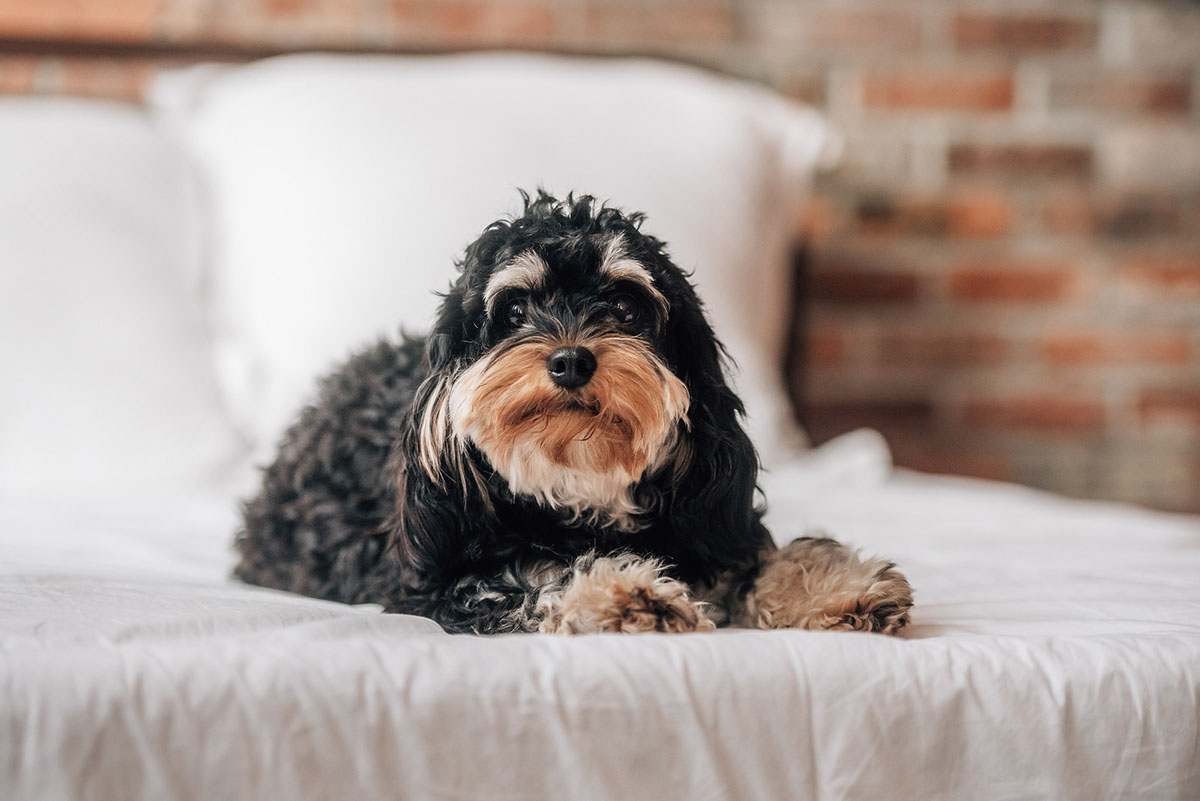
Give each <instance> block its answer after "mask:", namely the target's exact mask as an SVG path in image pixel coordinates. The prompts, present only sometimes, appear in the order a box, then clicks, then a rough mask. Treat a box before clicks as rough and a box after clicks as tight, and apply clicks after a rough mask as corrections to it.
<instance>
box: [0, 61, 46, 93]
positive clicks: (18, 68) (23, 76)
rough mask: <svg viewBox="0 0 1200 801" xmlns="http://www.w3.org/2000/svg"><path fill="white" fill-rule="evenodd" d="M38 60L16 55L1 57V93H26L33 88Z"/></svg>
mask: <svg viewBox="0 0 1200 801" xmlns="http://www.w3.org/2000/svg"><path fill="white" fill-rule="evenodd" d="M36 72H37V61H36V60H35V59H33V58H21V57H16V56H5V57H0V94H26V93H28V92H30V91H31V90H32V89H33V76H34V74H35V73H36Z"/></svg>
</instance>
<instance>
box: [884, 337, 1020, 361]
mask: <svg viewBox="0 0 1200 801" xmlns="http://www.w3.org/2000/svg"><path fill="white" fill-rule="evenodd" d="M1008 352H1009V345H1008V341H1007V340H1005V339H1004V338H1003V337H998V336H991V335H986V334H978V335H974V334H937V333H898V332H888V333H887V334H886V335H884V336H883V337H882V338H881V339H880V342H879V352H878V361H879V363H880V364H881V365H884V366H895V367H907V366H913V365H918V366H935V367H969V366H975V365H992V364H998V363H1000V362H1002V361H1004V359H1005V358H1006V357H1007V356H1008Z"/></svg>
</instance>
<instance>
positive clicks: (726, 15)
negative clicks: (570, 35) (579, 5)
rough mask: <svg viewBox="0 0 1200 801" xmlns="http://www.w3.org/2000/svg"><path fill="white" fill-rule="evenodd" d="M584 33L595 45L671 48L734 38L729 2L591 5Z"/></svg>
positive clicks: (733, 25)
mask: <svg viewBox="0 0 1200 801" xmlns="http://www.w3.org/2000/svg"><path fill="white" fill-rule="evenodd" d="M583 24H584V30H585V32H586V37H587V40H588V42H589V44H591V45H593V46H594V45H595V44H596V43H604V44H609V43H618V44H623V43H644V44H648V45H651V46H654V47H659V46H670V45H672V44H677V43H683V44H695V43H718V44H723V43H728V42H732V41H733V39H734V34H735V19H734V9H733V4H732V3H731V2H720V1H719V0H718V1H717V2H696V3H687V2H673V3H666V4H660V3H654V4H649V3H639V2H619V1H618V2H613V1H612V0H609V1H608V2H603V3H591V4H588V5H587V6H586V8H585V11H584V15H583Z"/></svg>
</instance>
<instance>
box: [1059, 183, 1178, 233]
mask: <svg viewBox="0 0 1200 801" xmlns="http://www.w3.org/2000/svg"><path fill="white" fill-rule="evenodd" d="M1180 221H1181V214H1180V209H1179V198H1177V197H1176V196H1174V195H1159V194H1138V195H1127V196H1124V197H1115V198H1114V197H1092V196H1085V195H1069V196H1060V197H1057V198H1052V199H1051V200H1050V201H1049V202H1048V203H1047V204H1046V206H1045V209H1044V210H1043V213H1042V222H1043V224H1044V225H1045V227H1046V230H1048V231H1050V232H1051V233H1058V234H1075V235H1082V236H1097V235H1098V236H1108V237H1111V238H1113V239H1138V238H1141V237H1147V236H1156V235H1161V234H1174V233H1176V232H1178V231H1179V229H1180Z"/></svg>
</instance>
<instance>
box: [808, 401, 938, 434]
mask: <svg viewBox="0 0 1200 801" xmlns="http://www.w3.org/2000/svg"><path fill="white" fill-rule="evenodd" d="M800 419H801V422H802V423H803V425H804V427H805V428H806V429H807V430H808V431H809V433H811V434H812V435H813V437H814V438H816V439H817V440H824V439H828V438H829V437H832V436H836V435H838V434H842V433H845V432H847V431H852V430H854V429H856V428H862V427H864V426H869V427H872V428H878V429H880V430H884V431H890V430H897V429H899V430H907V431H912V430H927V429H929V428H931V427H932V426H933V423H934V420H935V414H934V407H933V404H932V403H931V402H929V401H928V400H924V399H916V400H870V401H863V400H819V401H813V400H809V401H805V402H802V403H801V404H800Z"/></svg>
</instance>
